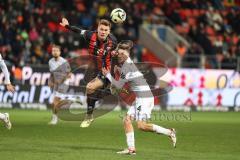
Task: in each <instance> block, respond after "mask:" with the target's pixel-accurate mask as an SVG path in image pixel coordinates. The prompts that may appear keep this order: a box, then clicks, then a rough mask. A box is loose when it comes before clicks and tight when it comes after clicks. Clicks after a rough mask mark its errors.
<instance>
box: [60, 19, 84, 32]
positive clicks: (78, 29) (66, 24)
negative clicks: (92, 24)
mask: <svg viewBox="0 0 240 160" xmlns="http://www.w3.org/2000/svg"><path fill="white" fill-rule="evenodd" d="M60 25H61V26H63V27H65V28H67V29H68V30H70V31H73V32H75V33H83V32H84V31H85V30H83V29H81V28H78V27H76V26H71V25H70V24H69V22H68V20H67V19H66V18H62V21H61V22H60Z"/></svg>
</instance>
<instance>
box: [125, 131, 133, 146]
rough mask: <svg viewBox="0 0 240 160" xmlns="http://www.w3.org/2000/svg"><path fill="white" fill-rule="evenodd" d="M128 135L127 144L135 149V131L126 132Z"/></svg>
mask: <svg viewBox="0 0 240 160" xmlns="http://www.w3.org/2000/svg"><path fill="white" fill-rule="evenodd" d="M126 137H127V145H128V148H130V149H135V138H134V132H129V133H126Z"/></svg>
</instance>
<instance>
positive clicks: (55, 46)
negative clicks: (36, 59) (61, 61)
mask: <svg viewBox="0 0 240 160" xmlns="http://www.w3.org/2000/svg"><path fill="white" fill-rule="evenodd" d="M52 48H58V49H59V50H61V46H59V45H56V44H53V45H52Z"/></svg>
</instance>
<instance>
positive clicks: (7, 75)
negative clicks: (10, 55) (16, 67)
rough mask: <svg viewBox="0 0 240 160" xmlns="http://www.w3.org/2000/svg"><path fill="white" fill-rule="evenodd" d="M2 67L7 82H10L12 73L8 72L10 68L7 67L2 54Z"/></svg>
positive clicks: (0, 63)
mask: <svg viewBox="0 0 240 160" xmlns="http://www.w3.org/2000/svg"><path fill="white" fill-rule="evenodd" d="M0 67H1V69H2V72H3V74H4V77H5V82H4V83H5V84H10V83H11V82H10V74H9V72H8V69H7V66H6V64H5V62H4V60H3V59H2V56H1V55H0Z"/></svg>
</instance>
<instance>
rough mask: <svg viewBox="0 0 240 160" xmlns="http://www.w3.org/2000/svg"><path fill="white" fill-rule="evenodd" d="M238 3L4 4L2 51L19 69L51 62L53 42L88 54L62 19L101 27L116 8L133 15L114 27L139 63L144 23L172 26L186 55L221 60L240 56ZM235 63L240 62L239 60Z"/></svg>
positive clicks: (67, 0)
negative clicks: (62, 24)
mask: <svg viewBox="0 0 240 160" xmlns="http://www.w3.org/2000/svg"><path fill="white" fill-rule="evenodd" d="M238 5H239V1H238V0H235V1H234V0H226V1H221V0H209V1H207V2H205V1H204V2H203V1H200V0H94V1H93V0H1V2H0V52H1V54H2V56H3V58H5V59H6V60H8V61H9V62H11V63H12V64H14V65H15V66H19V65H26V64H34V65H38V64H46V62H47V61H48V59H49V58H50V57H51V55H50V52H51V44H52V43H56V44H59V45H61V46H62V54H63V56H64V57H74V56H77V55H78V54H81V53H83V52H85V51H86V52H87V50H86V49H84V46H83V45H81V44H82V43H83V42H82V39H81V38H79V36H77V35H76V34H73V33H71V32H69V31H67V30H66V29H64V28H62V27H60V26H59V22H60V21H61V18H62V17H66V18H67V19H68V20H69V22H70V24H71V25H75V26H79V27H82V28H84V29H90V30H94V29H96V25H97V21H98V20H99V19H100V18H109V15H110V12H111V10H112V9H114V8H117V7H120V8H123V9H124V10H125V11H126V12H127V20H126V22H125V23H124V24H123V25H114V26H113V28H112V32H113V34H114V35H115V36H116V37H117V38H118V40H119V41H120V40H123V39H130V40H133V41H134V42H135V46H134V49H133V56H134V59H135V60H137V61H143V60H144V59H143V57H144V54H147V53H148V52H149V51H147V49H146V48H144V47H143V46H141V45H140V44H138V37H139V28H138V27H139V25H141V24H167V25H170V26H172V27H173V28H174V29H175V30H176V31H177V32H178V33H179V34H181V35H182V36H184V37H186V39H187V40H188V41H189V42H190V44H191V47H190V48H187V47H186V46H184V45H183V44H182V43H181V42H180V43H179V45H177V46H176V48H175V49H176V51H177V52H178V53H179V54H180V56H181V57H184V56H186V55H200V54H205V55H211V56H213V57H214V61H212V63H213V64H214V63H215V62H216V61H220V62H221V61H228V62H230V63H232V60H233V59H234V60H235V59H236V57H240V41H239V33H240V28H239V26H240V21H239V18H240V9H239V7H238ZM234 63H235V61H234Z"/></svg>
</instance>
